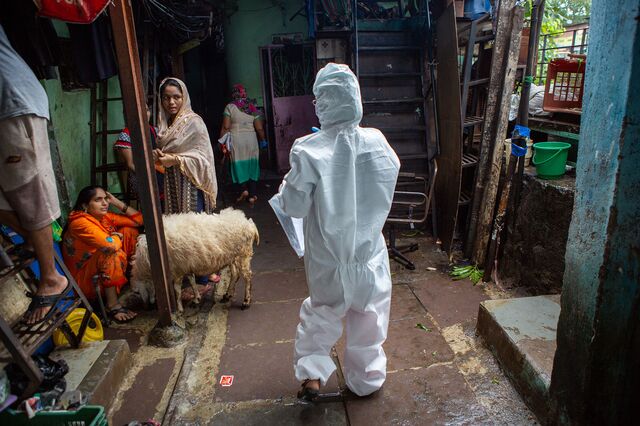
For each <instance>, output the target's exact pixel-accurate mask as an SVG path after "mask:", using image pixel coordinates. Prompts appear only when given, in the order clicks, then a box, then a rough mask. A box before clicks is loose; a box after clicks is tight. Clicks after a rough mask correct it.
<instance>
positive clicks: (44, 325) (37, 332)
mask: <svg viewBox="0 0 640 426" xmlns="http://www.w3.org/2000/svg"><path fill="white" fill-rule="evenodd" d="M80 302H81V301H80V299H73V300H69V301H67V302H64V301H61V302H59V303H58V304H57V305H56V306H55V307H53V308H51V309H52V311H50V312H49V314H48V317H47V319H46V320H44V321H42V322H40V323H38V324H33V325H27V324H26V323H23V322H22V321H21V320H18V321H16V323H15V324H14V325H13V326H12V327H11V331H12V332H13V334H15V336H16V338H17V339H18V341H19V342H20V343H21V344H22V346H23V348H24V352H25V353H26V354H27V355H31V354H32V353H34V352H35V351H36V349H38V348H39V347H40V345H41V344H42V343H43V342H44V341H45V340H47V339H48V338H49V337H51V334H52V333H53V331H54V330H56V329H58V328H59V327H60V325H61V324H62V322H63V321H64V320H65V319H66V318H67V316H68V315H69V313H71V312H72V311H73V310H74V309H75V308H77V307H78V306H80ZM63 309H64V310H63ZM11 359H12V357H11V355H10V354H9V352H8V351H7V349H6V348H3V350H2V351H0V360H2V361H3V362H6V361H8V360H11Z"/></svg>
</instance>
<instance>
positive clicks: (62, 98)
mask: <svg viewBox="0 0 640 426" xmlns="http://www.w3.org/2000/svg"><path fill="white" fill-rule="evenodd" d="M44 87H45V90H46V91H47V95H48V96H49V112H50V116H51V125H52V126H53V133H54V136H55V139H56V141H57V142H58V149H59V151H60V159H61V162H62V170H63V172H64V177H65V181H66V183H67V190H68V191H69V199H70V200H71V202H72V203H73V202H74V201H75V199H76V196H77V195H78V191H80V189H82V187H84V186H86V185H89V184H90V183H91V175H90V172H91V169H90V163H89V158H90V156H89V153H90V150H89V141H90V132H89V120H90V103H91V94H90V91H89V90H78V91H73V92H65V91H63V90H62V85H61V84H60V81H59V80H46V81H45V82H44ZM64 207H65V206H63V210H66V209H64Z"/></svg>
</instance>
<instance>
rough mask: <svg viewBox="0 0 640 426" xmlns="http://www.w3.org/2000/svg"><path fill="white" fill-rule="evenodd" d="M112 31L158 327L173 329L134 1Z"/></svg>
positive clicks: (118, 12) (118, 6) (120, 4)
mask: <svg viewBox="0 0 640 426" xmlns="http://www.w3.org/2000/svg"><path fill="white" fill-rule="evenodd" d="M109 12H110V15H111V27H112V29H113V39H114V42H115V47H116V56H117V58H118V68H119V74H120V89H121V90H122V101H123V104H124V112H125V119H126V123H127V127H128V128H129V131H130V132H131V139H132V140H134V141H136V142H137V143H136V144H135V146H134V149H133V163H134V165H135V166H136V177H137V179H138V194H139V196H140V202H141V204H142V215H143V218H144V224H145V231H146V234H147V246H148V248H149V262H150V264H151V275H152V278H153V284H154V286H155V290H156V300H157V304H158V315H159V318H158V325H159V326H160V327H167V326H170V325H171V323H172V320H171V307H172V304H173V303H172V302H174V301H175V295H174V294H173V293H174V292H173V286H171V285H168V283H169V282H170V280H169V276H170V274H169V262H168V260H169V259H168V256H167V247H166V243H165V239H164V229H163V226H162V212H161V210H160V203H159V200H158V197H156V194H157V193H158V184H157V182H156V174H155V169H154V165H153V155H152V150H151V142H150V140H149V124H148V122H147V114H146V111H145V104H146V102H145V101H146V99H145V94H144V88H143V87H142V75H141V72H140V59H139V56H138V44H137V42H136V32H135V27H134V22H133V14H132V12H131V3H130V0H115V1H114V2H113V3H112V6H111V7H110V8H109Z"/></svg>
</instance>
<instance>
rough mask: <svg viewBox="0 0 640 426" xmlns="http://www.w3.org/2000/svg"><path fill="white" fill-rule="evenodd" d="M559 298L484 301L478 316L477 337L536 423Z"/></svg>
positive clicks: (544, 398)
mask: <svg viewBox="0 0 640 426" xmlns="http://www.w3.org/2000/svg"><path fill="white" fill-rule="evenodd" d="M559 317H560V296H559V295H551V296H536V297H523V298H517V299H504V300H486V301H484V302H482V303H481V304H480V310H479V312H478V325H477V330H478V334H479V335H480V336H481V337H482V339H483V340H484V342H485V344H486V345H487V346H488V347H489V349H490V350H491V351H492V352H493V354H494V355H495V356H496V358H497V359H498V362H499V363H500V365H501V367H502V369H503V371H504V372H505V374H506V375H507V377H509V379H510V380H511V382H512V383H513V385H514V387H515V388H516V389H517V390H518V392H519V393H520V395H521V396H522V398H523V399H524V401H525V403H526V404H527V405H528V406H529V408H530V409H531V410H532V411H533V412H534V414H535V415H536V416H537V417H538V419H539V420H540V421H541V422H542V423H545V418H546V415H547V413H548V412H549V405H548V401H549V399H548V394H549V385H550V383H551V370H552V368H553V357H554V356H555V352H556V329H557V324H558V318H559Z"/></svg>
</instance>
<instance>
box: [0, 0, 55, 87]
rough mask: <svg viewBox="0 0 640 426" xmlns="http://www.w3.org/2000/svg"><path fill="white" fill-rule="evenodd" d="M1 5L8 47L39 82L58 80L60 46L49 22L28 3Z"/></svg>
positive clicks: (8, 2)
mask: <svg viewBox="0 0 640 426" xmlns="http://www.w3.org/2000/svg"><path fill="white" fill-rule="evenodd" d="M0 5H1V6H2V13H0V17H1V19H0V21H1V23H2V26H3V28H4V31H5V33H6V34H7V38H8V39H9V42H10V43H11V47H13V48H14V49H15V51H16V52H17V53H18V55H20V57H21V58H22V59H24V61H25V62H26V63H27V65H29V68H31V70H32V71H33V73H34V74H35V75H36V77H38V79H40V80H42V79H46V80H53V79H57V78H58V75H57V73H56V70H55V67H56V66H58V65H60V46H59V43H58V35H57V34H56V30H55V29H54V27H53V24H52V23H51V20H49V19H45V18H39V17H38V16H37V15H36V12H37V9H36V6H35V5H34V4H33V2H30V1H1V2H0Z"/></svg>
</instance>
